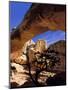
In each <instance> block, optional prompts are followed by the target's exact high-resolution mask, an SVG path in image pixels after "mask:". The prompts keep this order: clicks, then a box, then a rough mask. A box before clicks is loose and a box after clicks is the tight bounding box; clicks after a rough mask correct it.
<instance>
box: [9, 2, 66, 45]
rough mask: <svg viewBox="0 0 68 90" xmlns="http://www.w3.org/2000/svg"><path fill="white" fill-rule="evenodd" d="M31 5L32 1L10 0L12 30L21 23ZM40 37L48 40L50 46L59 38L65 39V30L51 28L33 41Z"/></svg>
mask: <svg viewBox="0 0 68 90" xmlns="http://www.w3.org/2000/svg"><path fill="white" fill-rule="evenodd" d="M31 5H32V3H25V2H13V1H10V3H9V6H10V12H9V13H10V16H9V18H10V31H11V29H12V28H14V27H17V26H18V25H19V24H20V23H21V21H22V20H23V19H24V16H25V14H26V13H27V11H28V10H29V8H30V6H31ZM58 29H59V28H58ZM38 39H43V40H46V41H47V44H48V46H49V45H50V44H53V43H55V42H57V41H59V40H65V32H64V31H61V30H57V31H50V30H49V31H48V32H45V33H42V34H40V35H37V36H36V37H34V38H33V41H34V42H36V41H37V40H38Z"/></svg>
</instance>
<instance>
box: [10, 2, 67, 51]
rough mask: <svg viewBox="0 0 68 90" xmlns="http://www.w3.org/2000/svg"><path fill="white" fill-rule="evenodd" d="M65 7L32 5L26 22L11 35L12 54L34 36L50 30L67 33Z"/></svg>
mask: <svg viewBox="0 0 68 90" xmlns="http://www.w3.org/2000/svg"><path fill="white" fill-rule="evenodd" d="M65 10H66V6H65V5H51V4H35V3H34V4H32V6H31V8H30V9H29V11H28V12H27V13H26V15H25V18H24V21H22V22H21V24H20V25H19V26H18V27H17V28H16V30H15V31H13V32H12V33H11V37H10V39H11V52H14V51H18V50H20V49H21V48H22V46H23V44H24V43H25V42H26V41H27V40H29V39H31V38H33V37H34V36H36V35H38V34H40V33H42V32H45V31H47V30H48V29H49V30H57V29H61V30H64V31H65V14H66V11H65Z"/></svg>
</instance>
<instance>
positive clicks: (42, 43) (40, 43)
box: [35, 40, 47, 53]
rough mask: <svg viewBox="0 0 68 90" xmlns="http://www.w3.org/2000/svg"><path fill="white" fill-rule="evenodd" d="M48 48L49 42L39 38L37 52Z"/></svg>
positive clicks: (36, 46)
mask: <svg viewBox="0 0 68 90" xmlns="http://www.w3.org/2000/svg"><path fill="white" fill-rule="evenodd" d="M45 50H47V44H46V42H45V41H44V40H38V41H37V42H36V45H35V52H39V53H43V51H45Z"/></svg>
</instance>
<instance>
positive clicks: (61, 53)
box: [48, 40, 66, 72]
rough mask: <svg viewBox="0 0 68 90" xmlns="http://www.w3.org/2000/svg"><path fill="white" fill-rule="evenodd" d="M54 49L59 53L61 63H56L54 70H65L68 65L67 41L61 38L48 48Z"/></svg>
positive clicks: (49, 49)
mask: <svg viewBox="0 0 68 90" xmlns="http://www.w3.org/2000/svg"><path fill="white" fill-rule="evenodd" d="M52 50H54V51H55V52H57V53H58V56H59V58H60V63H59V64H56V66H55V67H54V68H53V69H54V70H58V71H59V72H65V67H66V64H65V62H66V51H65V50H66V42H65V41H63V40H61V41H59V42H56V43H55V44H53V45H51V46H50V47H49V48H48V51H52Z"/></svg>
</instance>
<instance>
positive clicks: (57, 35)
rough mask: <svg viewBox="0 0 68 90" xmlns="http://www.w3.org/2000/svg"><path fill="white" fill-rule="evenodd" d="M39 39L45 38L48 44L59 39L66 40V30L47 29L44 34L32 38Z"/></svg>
mask: <svg viewBox="0 0 68 90" xmlns="http://www.w3.org/2000/svg"><path fill="white" fill-rule="evenodd" d="M38 39H42V40H45V41H46V42H47V45H48V46H49V45H51V44H53V43H55V42H57V41H60V40H65V32H64V31H61V30H56V31H50V30H49V31H47V32H44V33H42V34H39V35H37V36H36V37H34V38H33V39H32V40H33V41H34V42H36V41H37V40H38Z"/></svg>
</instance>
